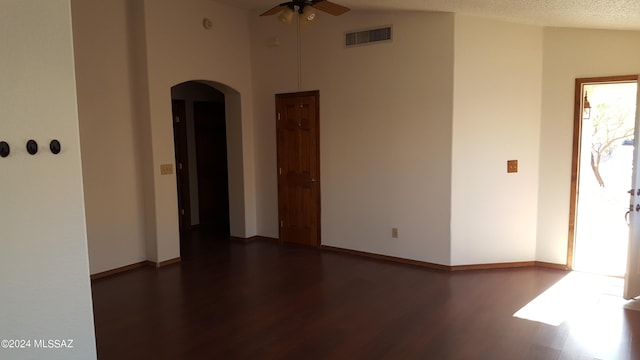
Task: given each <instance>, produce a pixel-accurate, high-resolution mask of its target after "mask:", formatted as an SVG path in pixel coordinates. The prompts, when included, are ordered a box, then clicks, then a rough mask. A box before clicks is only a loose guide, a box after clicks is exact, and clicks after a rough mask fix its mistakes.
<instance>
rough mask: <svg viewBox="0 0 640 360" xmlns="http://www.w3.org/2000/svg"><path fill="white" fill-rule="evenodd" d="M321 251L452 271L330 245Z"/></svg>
mask: <svg viewBox="0 0 640 360" xmlns="http://www.w3.org/2000/svg"><path fill="white" fill-rule="evenodd" d="M320 249H322V250H328V251H333V252H339V253H343V254H351V255H356V256H363V257H367V258H370V259H376V260H383V261H390V262H395V263H401V264H407V265H413V266H420V267H424V268H429V269H435V270H441V271H451V269H450V266H446V265H440V264H434V263H430V262H426V261H419V260H411V259H404V258H400V257H396V256H388V255H380V254H374V253H369V252H365V251H358V250H350V249H343V248H339V247H334V246H328V245H320Z"/></svg>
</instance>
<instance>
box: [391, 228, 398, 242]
mask: <svg viewBox="0 0 640 360" xmlns="http://www.w3.org/2000/svg"><path fill="white" fill-rule="evenodd" d="M391 237H392V238H394V239H397V238H398V228H395V227H394V228H391Z"/></svg>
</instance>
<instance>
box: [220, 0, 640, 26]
mask: <svg viewBox="0 0 640 360" xmlns="http://www.w3.org/2000/svg"><path fill="white" fill-rule="evenodd" d="M220 1H223V2H226V3H228V4H232V5H235V6H240V7H242V8H246V9H248V10H256V11H266V10H268V9H270V8H271V7H273V6H275V5H277V4H278V3H281V2H283V1H285V0H220ZM332 1H333V2H336V3H339V4H341V5H344V6H347V7H349V8H351V9H354V10H383V11H384V10H408V11H443V12H454V13H459V14H466V15H477V16H483V17H490V18H497V19H502V20H506V21H511V22H518V23H526V24H535V25H542V26H560V27H577V28H597V29H625V30H640V0H332Z"/></svg>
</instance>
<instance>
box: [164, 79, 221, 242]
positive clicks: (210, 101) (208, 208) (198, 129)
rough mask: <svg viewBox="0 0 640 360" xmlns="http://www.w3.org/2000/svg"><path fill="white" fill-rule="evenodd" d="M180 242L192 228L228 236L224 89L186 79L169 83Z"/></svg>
mask: <svg viewBox="0 0 640 360" xmlns="http://www.w3.org/2000/svg"><path fill="white" fill-rule="evenodd" d="M171 99H172V111H173V127H174V146H175V156H176V180H177V193H178V207H179V209H178V214H179V216H180V219H179V226H180V238H181V242H183V241H184V240H185V239H187V238H189V235H190V233H191V232H192V231H193V230H194V229H197V230H198V231H199V232H203V233H206V234H207V235H208V236H211V237H213V238H217V239H222V238H228V237H229V235H230V211H229V207H230V206H229V205H230V204H229V203H230V199H229V171H228V152H227V116H226V114H227V111H226V105H225V103H226V102H225V94H224V93H223V92H222V91H220V90H218V89H216V88H215V87H214V86H210V84H205V83H203V82H199V81H187V82H184V83H180V84H177V85H175V86H173V87H172V88H171Z"/></svg>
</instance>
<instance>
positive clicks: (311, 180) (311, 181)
mask: <svg viewBox="0 0 640 360" xmlns="http://www.w3.org/2000/svg"><path fill="white" fill-rule="evenodd" d="M316 181H318V180H316V179H315V178H311V179H307V182H308V183H314V182H316ZM638 206H640V205H638Z"/></svg>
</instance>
